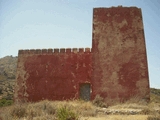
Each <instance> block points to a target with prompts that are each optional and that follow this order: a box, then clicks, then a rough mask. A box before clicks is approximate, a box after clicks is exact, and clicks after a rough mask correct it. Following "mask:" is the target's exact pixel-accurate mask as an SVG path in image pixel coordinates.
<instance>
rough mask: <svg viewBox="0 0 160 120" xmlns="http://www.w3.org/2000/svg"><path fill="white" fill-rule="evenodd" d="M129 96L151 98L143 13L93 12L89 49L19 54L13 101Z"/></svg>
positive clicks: (127, 10) (130, 10) (121, 10)
mask: <svg viewBox="0 0 160 120" xmlns="http://www.w3.org/2000/svg"><path fill="white" fill-rule="evenodd" d="M96 95H100V96H101V97H103V98H104V100H105V101H109V100H118V101H120V100H127V99H130V98H132V97H138V98H139V99H143V100H149V77H148V66H147V57H146V46H145V38H144V29H143V23H142V13H141V9H140V8H136V7H111V8H94V9H93V31H92V49H90V48H85V49H83V48H73V49H70V48H67V49H63V48H61V49H42V50H40V49H36V50H19V54H18V66H17V84H16V87H15V100H16V101H39V100H43V99H49V100H65V99H79V98H80V99H84V100H93V99H94V98H95V97H96Z"/></svg>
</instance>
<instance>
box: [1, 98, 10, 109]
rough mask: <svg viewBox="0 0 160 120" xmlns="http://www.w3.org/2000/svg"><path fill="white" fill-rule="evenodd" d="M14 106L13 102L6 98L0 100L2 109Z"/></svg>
mask: <svg viewBox="0 0 160 120" xmlns="http://www.w3.org/2000/svg"><path fill="white" fill-rule="evenodd" d="M12 104H13V100H6V99H4V98H3V99H1V100H0V107H4V106H9V105H12Z"/></svg>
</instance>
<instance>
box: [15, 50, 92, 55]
mask: <svg viewBox="0 0 160 120" xmlns="http://www.w3.org/2000/svg"><path fill="white" fill-rule="evenodd" d="M91 52H92V49H91V48H54V49H52V48H49V49H26V50H19V51H18V55H24V54H41V55H45V54H57V53H61V54H65V53H91Z"/></svg>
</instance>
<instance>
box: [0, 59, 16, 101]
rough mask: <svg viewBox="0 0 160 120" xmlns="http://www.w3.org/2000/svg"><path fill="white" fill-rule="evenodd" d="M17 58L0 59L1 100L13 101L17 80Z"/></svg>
mask: <svg viewBox="0 0 160 120" xmlns="http://www.w3.org/2000/svg"><path fill="white" fill-rule="evenodd" d="M16 68H17V57H12V56H6V57H3V58H0V99H1V98H6V99H12V98H13V92H14V89H13V88H14V84H15V79H16Z"/></svg>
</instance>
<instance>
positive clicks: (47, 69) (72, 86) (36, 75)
mask: <svg viewBox="0 0 160 120" xmlns="http://www.w3.org/2000/svg"><path fill="white" fill-rule="evenodd" d="M91 59H92V54H91V49H90V48H85V49H84V48H73V49H71V48H67V49H64V48H61V49H42V50H40V49H36V50H19V55H18V66H17V87H16V94H15V99H16V100H21V101H39V100H43V99H49V100H63V99H78V98H79V85H80V84H81V83H90V82H91V67H92V66H91Z"/></svg>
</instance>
